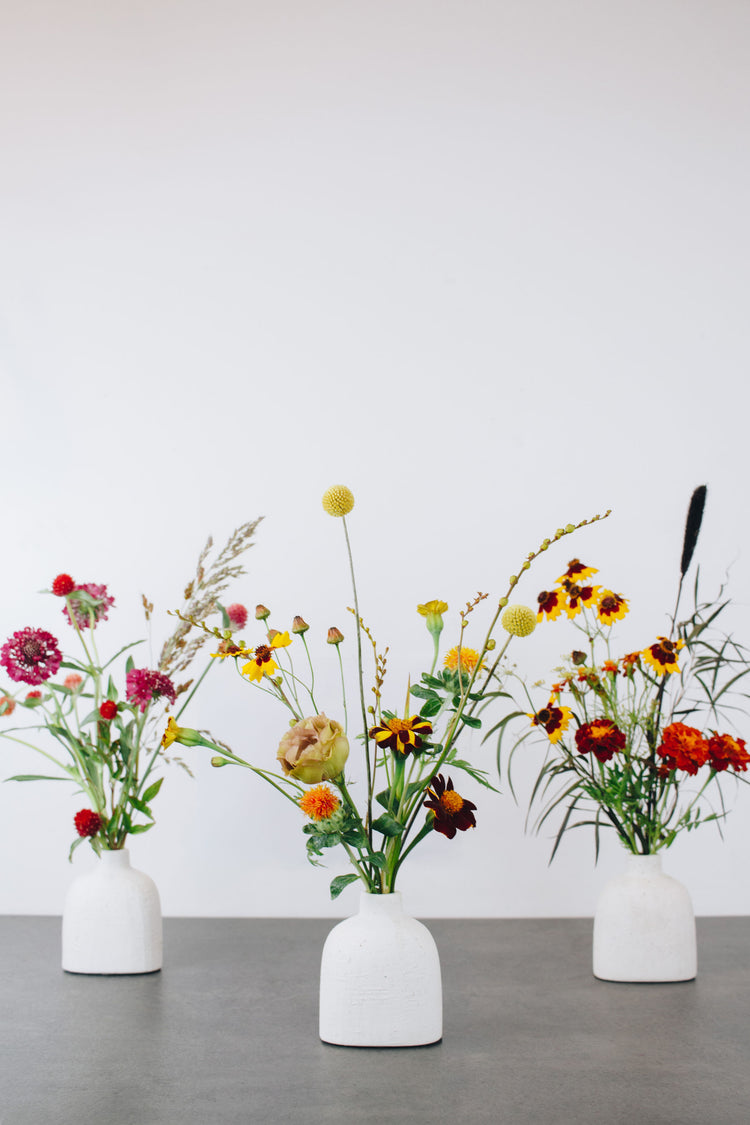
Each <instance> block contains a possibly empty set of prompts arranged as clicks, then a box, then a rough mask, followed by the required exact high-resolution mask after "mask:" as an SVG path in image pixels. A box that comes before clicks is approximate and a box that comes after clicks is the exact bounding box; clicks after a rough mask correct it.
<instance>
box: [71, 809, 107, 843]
mask: <svg viewBox="0 0 750 1125" xmlns="http://www.w3.org/2000/svg"><path fill="white" fill-rule="evenodd" d="M73 823H74V824H75V826H76V832H77V833H78V835H79V836H83V837H84V838H85V837H86V836H96V834H97V832H98V831H99V829H100V828H101V826H102V818H101V817H100V816H99V813H96V812H94V810H93V809H81V810H80V812H77V813H76V815H75V816H74V817H73Z"/></svg>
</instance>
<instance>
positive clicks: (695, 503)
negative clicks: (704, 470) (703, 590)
mask: <svg viewBox="0 0 750 1125" xmlns="http://www.w3.org/2000/svg"><path fill="white" fill-rule="evenodd" d="M706 491H707V490H706V485H705V484H701V485H699V486H698V487H697V488H696V490H695V492H694V493H693V495H692V496H691V497H690V507H689V508H688V514H687V519H686V521H685V538H684V539H683V541H682V559H681V560H680V575H681V577H683V578H684V577H685V574H686V573H687V569H688V567H689V566H690V562H691V559H692V557H693V551H694V550H695V545H696V543H697V542H698V532H699V531H700V529H701V523H702V521H703V509H704V507H705V504H706Z"/></svg>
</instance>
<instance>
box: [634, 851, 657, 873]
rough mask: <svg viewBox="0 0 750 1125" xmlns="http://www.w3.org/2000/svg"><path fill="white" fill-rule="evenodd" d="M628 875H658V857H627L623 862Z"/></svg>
mask: <svg viewBox="0 0 750 1125" xmlns="http://www.w3.org/2000/svg"><path fill="white" fill-rule="evenodd" d="M625 868H626V870H627V872H628V874H633V875H658V874H659V872H660V871H661V856H660V855H628V857H627V860H626V861H625Z"/></svg>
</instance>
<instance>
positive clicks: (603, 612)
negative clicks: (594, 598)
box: [596, 590, 628, 625]
mask: <svg viewBox="0 0 750 1125" xmlns="http://www.w3.org/2000/svg"><path fill="white" fill-rule="evenodd" d="M627 612H628V603H627V602H626V601H625V599H624V598H623V596H622V594H615V593H614V591H613V590H602V591H601V593H600V594H599V601H598V604H597V607H596V613H597V616H598V618H599V620H600V621H601V623H602V625H611V624H612V622H613V621H618V620H621V619H622V618H623V617H624V616H625V614H626V613H627Z"/></svg>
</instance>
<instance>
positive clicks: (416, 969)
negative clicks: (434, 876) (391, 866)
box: [320, 891, 443, 1047]
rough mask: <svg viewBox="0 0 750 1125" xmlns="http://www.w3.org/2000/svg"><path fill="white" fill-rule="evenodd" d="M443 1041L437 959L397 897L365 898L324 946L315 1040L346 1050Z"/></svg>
mask: <svg viewBox="0 0 750 1125" xmlns="http://www.w3.org/2000/svg"><path fill="white" fill-rule="evenodd" d="M442 1034H443V990H442V982H441V979H440V959H439V957H438V951H437V946H436V945H435V942H434V940H433V938H432V934H431V933H430V931H429V930H428V929H427V928H426V927H425V926H423V925H422V923H421V922H418V921H417V920H416V919H415V918H411V917H409V915H408V914H404V908H403V902H402V899H401V895H400V893H399V892H398V891H395V892H394V893H393V894H390V895H371V894H365V893H363V894H362V895H361V897H360V904H359V913H358V914H355V915H354V916H353V917H351V918H346V919H345V920H344V921H343V922H339V924H338V925H337V926H335V927H334V928H333V929H332V930H331V932H330V934H329V935H328V937H327V939H326V943H325V945H324V947H323V961H322V965H321V970H320V1038H321V1039H322V1040H323V1041H324V1042H325V1043H336V1044H338V1045H340V1046H347V1047H418V1046H424V1045H426V1044H428V1043H437V1042H438V1040H439V1039H440V1038H441V1037H442Z"/></svg>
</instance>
